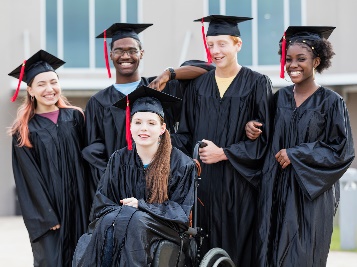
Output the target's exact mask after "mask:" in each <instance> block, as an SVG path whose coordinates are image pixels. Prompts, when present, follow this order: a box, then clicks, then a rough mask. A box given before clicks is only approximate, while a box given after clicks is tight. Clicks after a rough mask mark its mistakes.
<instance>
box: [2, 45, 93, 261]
mask: <svg viewBox="0 0 357 267" xmlns="http://www.w3.org/2000/svg"><path fill="white" fill-rule="evenodd" d="M63 64H64V62H63V61H62V60H60V59H58V58H56V57H55V56H53V55H51V54H49V53H47V52H46V51H44V50H40V51H38V52H37V53H36V54H34V55H33V56H32V57H31V58H29V59H28V60H27V61H25V62H24V63H23V64H22V65H20V66H19V67H18V68H16V69H15V70H14V71H12V72H11V73H10V74H9V75H10V76H13V77H15V78H18V79H19V85H20V83H21V81H22V80H23V81H25V82H26V83H27V95H26V97H25V100H24V102H23V104H22V105H21V106H20V107H19V109H18V112H17V117H16V119H15V120H14V122H13V124H12V126H11V127H10V129H9V134H10V135H12V137H13V143H12V162H13V163H12V164H13V172H14V178H15V184H16V190H17V194H18V199H19V203H20V207H21V212H22V216H23V219H24V222H25V225H26V228H27V230H28V233H29V237H30V241H31V246H32V252H33V257H34V266H51V267H52V266H53V267H56V266H57V267H64V266H71V262H72V257H73V253H74V250H75V247H76V243H77V240H78V239H79V237H80V236H81V235H82V234H83V233H84V232H85V230H86V226H87V223H88V207H89V206H88V203H87V196H86V182H85V177H86V176H85V168H84V166H83V160H82V156H81V150H82V148H83V144H82V141H83V139H84V138H83V133H84V115H83V112H82V110H81V109H80V108H78V107H74V106H71V105H70V104H69V102H68V101H67V99H66V98H65V97H64V96H63V95H62V94H61V87H60V84H59V80H58V76H57V73H56V72H55V69H57V68H58V67H60V66H61V65H63ZM18 90H19V86H18V88H17V90H16V93H15V95H14V97H13V98H12V101H15V100H16V97H17V94H18Z"/></svg>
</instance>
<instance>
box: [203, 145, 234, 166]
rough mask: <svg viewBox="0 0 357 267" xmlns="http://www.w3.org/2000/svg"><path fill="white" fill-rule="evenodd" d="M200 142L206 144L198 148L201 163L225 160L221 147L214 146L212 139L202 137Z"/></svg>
mask: <svg viewBox="0 0 357 267" xmlns="http://www.w3.org/2000/svg"><path fill="white" fill-rule="evenodd" d="M202 142H204V143H206V144H207V146H205V147H202V148H200V149H199V155H200V159H201V160H202V162H203V163H206V164H212V163H217V162H219V161H222V160H227V157H226V154H224V152H223V148H221V147H218V146H216V145H215V144H214V143H213V142H212V141H209V140H205V139H203V140H202Z"/></svg>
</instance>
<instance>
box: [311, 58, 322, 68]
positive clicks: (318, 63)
mask: <svg viewBox="0 0 357 267" xmlns="http://www.w3.org/2000/svg"><path fill="white" fill-rule="evenodd" d="M320 63H321V58H319V57H315V58H314V63H313V64H314V69H316V68H317V67H318V66H319V65H320Z"/></svg>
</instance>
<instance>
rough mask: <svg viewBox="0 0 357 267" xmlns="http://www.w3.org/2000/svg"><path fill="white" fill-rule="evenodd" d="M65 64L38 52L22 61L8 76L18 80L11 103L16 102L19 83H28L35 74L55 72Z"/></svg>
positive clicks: (49, 55) (52, 56) (45, 53)
mask: <svg viewBox="0 0 357 267" xmlns="http://www.w3.org/2000/svg"><path fill="white" fill-rule="evenodd" d="M63 64H65V62H64V61H63V60H61V59H59V58H57V57H55V56H54V55H51V54H50V53H48V52H46V51H44V50H39V51H38V52H37V53H35V54H34V55H33V56H31V57H30V58H29V59H28V60H24V62H23V63H22V64H21V65H20V66H18V67H17V68H16V69H14V70H13V71H12V72H10V73H9V74H8V75H10V76H12V77H15V78H17V79H19V83H18V86H17V89H16V91H15V94H14V96H13V97H12V101H15V100H16V97H17V95H18V93H19V89H20V84H21V81H24V82H26V83H29V82H30V81H31V80H32V79H33V78H35V76H36V75H37V74H40V73H42V72H47V71H55V70H56V69H57V68H59V67H61V66H62V65H63Z"/></svg>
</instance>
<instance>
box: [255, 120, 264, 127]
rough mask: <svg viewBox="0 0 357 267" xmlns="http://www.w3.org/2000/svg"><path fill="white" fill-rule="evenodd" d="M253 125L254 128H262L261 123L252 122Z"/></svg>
mask: <svg viewBox="0 0 357 267" xmlns="http://www.w3.org/2000/svg"><path fill="white" fill-rule="evenodd" d="M253 125H254V126H256V127H261V126H263V124H262V123H260V122H257V121H253Z"/></svg>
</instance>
